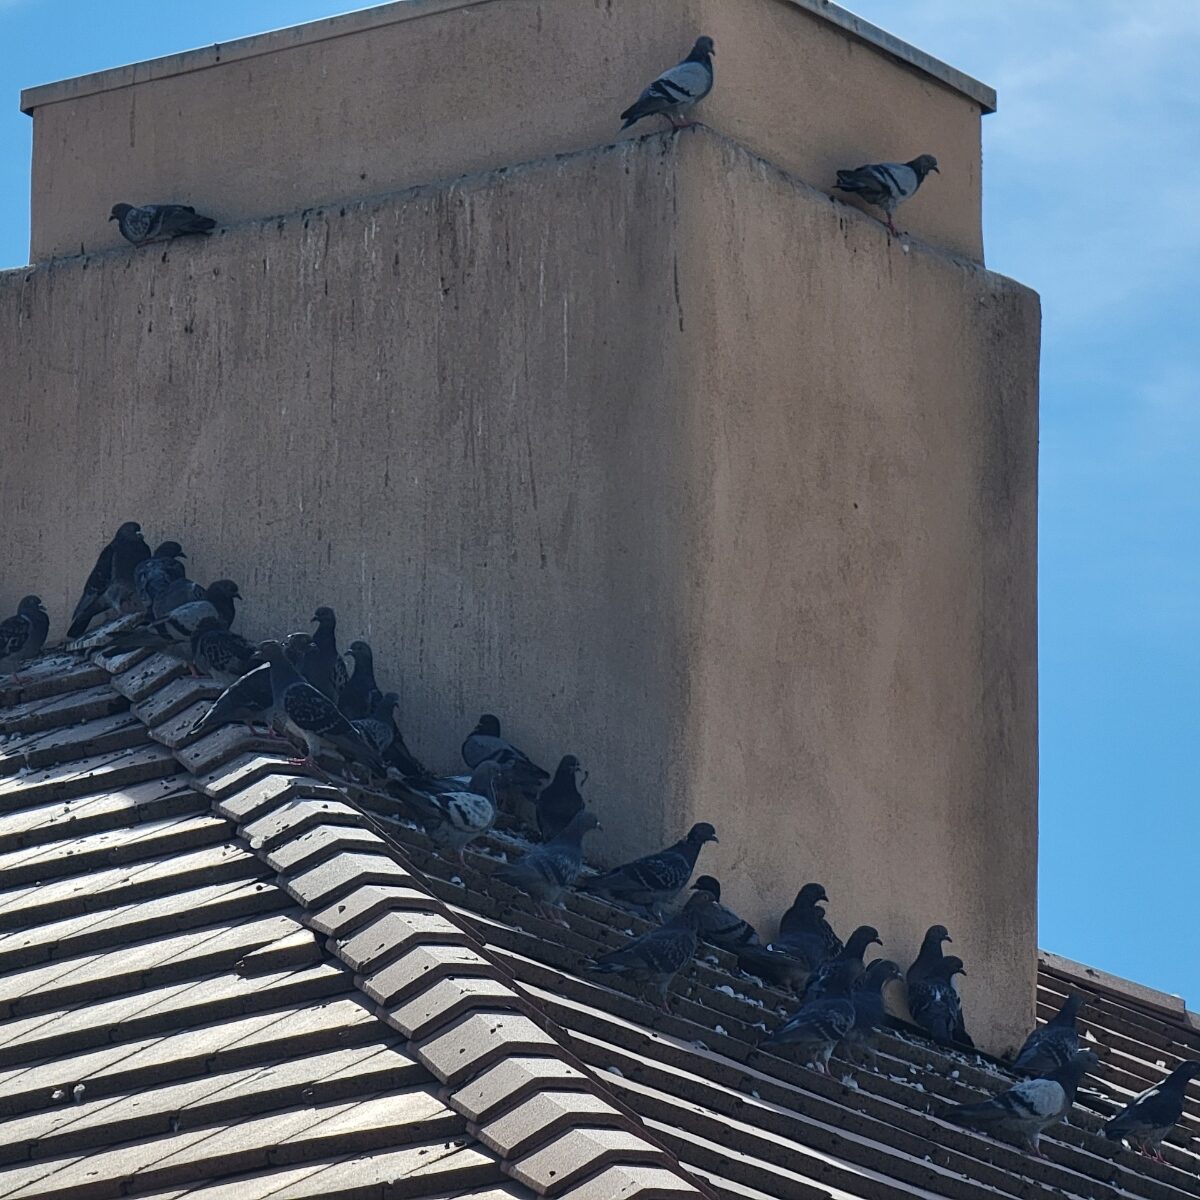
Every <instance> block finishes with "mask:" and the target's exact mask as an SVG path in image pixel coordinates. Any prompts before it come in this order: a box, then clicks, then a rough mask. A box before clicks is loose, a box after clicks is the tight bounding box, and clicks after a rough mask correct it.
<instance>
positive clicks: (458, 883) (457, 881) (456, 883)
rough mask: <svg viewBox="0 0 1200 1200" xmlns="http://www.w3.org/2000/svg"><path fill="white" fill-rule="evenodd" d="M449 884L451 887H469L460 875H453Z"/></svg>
mask: <svg viewBox="0 0 1200 1200" xmlns="http://www.w3.org/2000/svg"><path fill="white" fill-rule="evenodd" d="M449 882H450V886H451V887H460V888H465V887H466V886H467V885H466V884H465V883H463V881H462V878H461V877H460V876H458V875H451V876H450V880H449Z"/></svg>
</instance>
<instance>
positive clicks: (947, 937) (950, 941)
mask: <svg viewBox="0 0 1200 1200" xmlns="http://www.w3.org/2000/svg"><path fill="white" fill-rule="evenodd" d="M946 941H948V942H949V943H950V944H951V945H952V946H953V945H954V939H953V938H952V937H951V936H950V935H949V934H946ZM879 944H880V945H881V946H882V945H883V943H882V942H880V943H879Z"/></svg>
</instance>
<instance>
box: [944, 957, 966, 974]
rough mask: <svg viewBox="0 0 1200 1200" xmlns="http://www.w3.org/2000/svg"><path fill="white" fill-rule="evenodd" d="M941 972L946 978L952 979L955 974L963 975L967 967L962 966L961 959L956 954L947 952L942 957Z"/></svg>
mask: <svg viewBox="0 0 1200 1200" xmlns="http://www.w3.org/2000/svg"><path fill="white" fill-rule="evenodd" d="M942 973H943V974H944V975H945V977H946V978H947V979H953V978H954V977H955V975H965V974H966V973H967V968H966V967H964V966H963V960H962V959H961V958H959V957H958V955H956V954H947V955H946V957H945V958H943V959H942Z"/></svg>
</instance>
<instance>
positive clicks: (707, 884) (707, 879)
mask: <svg viewBox="0 0 1200 1200" xmlns="http://www.w3.org/2000/svg"><path fill="white" fill-rule="evenodd" d="M692 891H693V892H707V893H708V894H709V895H710V896H711V897H712V898H713V899H714V900H720V898H721V885H720V884H719V883H718V882H717V881H716V880H715V879H714V878H713V877H712V876H711V875H701V876H700V878H699V879H697V880H696V882H695V883H693V884H692Z"/></svg>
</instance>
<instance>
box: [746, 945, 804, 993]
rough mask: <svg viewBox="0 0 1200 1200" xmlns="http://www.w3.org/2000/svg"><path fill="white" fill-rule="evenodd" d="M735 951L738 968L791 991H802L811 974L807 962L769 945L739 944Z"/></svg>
mask: <svg viewBox="0 0 1200 1200" xmlns="http://www.w3.org/2000/svg"><path fill="white" fill-rule="evenodd" d="M735 953H736V954H737V960H738V967H739V969H740V970H742V971H745V972H746V974H747V975H753V976H755V978H757V979H761V980H763V981H764V982H765V983H770V984H774V985H775V986H776V987H781V988H789V989H790V990H791V991H793V992H803V991H804V987H805V985H806V984H807V983H808V980H809V977H810V976H811V975H812V969H811V968H810V967H809V966H808V964H807V963H805V962H801V960H800V959H798V958H796V957H794V956H793V955H791V954H785V953H784V952H783V951H782V950H776V949H774V948H773V947H771V946H739V947H738V949H737V950H736V951H735Z"/></svg>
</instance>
